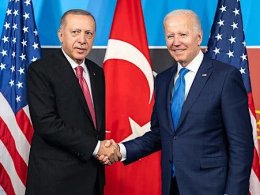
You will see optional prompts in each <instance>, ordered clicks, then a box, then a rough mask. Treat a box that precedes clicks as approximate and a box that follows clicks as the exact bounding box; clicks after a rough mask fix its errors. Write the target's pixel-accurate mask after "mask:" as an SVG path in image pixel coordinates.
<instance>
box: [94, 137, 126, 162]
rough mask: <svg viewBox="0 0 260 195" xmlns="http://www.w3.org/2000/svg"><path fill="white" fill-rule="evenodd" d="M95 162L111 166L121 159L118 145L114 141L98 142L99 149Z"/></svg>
mask: <svg viewBox="0 0 260 195" xmlns="http://www.w3.org/2000/svg"><path fill="white" fill-rule="evenodd" d="M96 158H97V160H99V162H100V163H102V164H104V165H111V164H113V163H115V162H118V161H120V160H121V159H122V154H121V153H120V148H119V145H118V144H117V143H116V142H115V141H114V140H112V139H111V140H104V141H100V147H99V150H98V153H97V155H96Z"/></svg>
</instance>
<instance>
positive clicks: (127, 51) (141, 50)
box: [104, 0, 161, 195]
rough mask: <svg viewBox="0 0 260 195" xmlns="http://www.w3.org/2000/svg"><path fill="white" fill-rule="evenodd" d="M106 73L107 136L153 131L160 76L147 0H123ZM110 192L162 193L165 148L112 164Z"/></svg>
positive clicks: (123, 137) (133, 194)
mask: <svg viewBox="0 0 260 195" xmlns="http://www.w3.org/2000/svg"><path fill="white" fill-rule="evenodd" d="M104 72H105V79H106V129H107V134H106V135H107V138H108V139H109V138H113V139H114V140H115V141H116V142H121V141H126V140H130V139H133V138H135V137H138V136H141V135H143V134H144V133H145V132H147V131H149V130H150V118H151V113H152V108H153V104H154V97H153V94H154V81H153V72H152V68H151V61H150V56H149V49H148V44H147V39H146V31H145V24H144V18H143V12H142V5H141V0H131V1H129V0H118V1H117V4H116V9H115V14H114V19H113V23H112V28H111V33H110V39H109V41H108V46H107V51H106V56H105V60H104ZM105 194H107V195H111V194H113V195H121V194H124V195H128V194H129V195H145V194H149V195H158V194H161V169H160V153H159V152H157V153H154V154H152V155H150V156H147V157H145V158H143V159H141V160H139V161H137V162H135V163H132V164H130V165H128V166H124V165H122V163H116V164H114V165H111V166H109V167H106V186H105Z"/></svg>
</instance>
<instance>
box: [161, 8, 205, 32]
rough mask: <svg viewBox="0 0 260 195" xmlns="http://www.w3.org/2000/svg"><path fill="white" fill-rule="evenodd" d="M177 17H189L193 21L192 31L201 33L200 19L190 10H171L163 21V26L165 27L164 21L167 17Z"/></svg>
mask: <svg viewBox="0 0 260 195" xmlns="http://www.w3.org/2000/svg"><path fill="white" fill-rule="evenodd" d="M177 15H186V16H189V17H191V18H192V19H193V20H194V24H193V25H194V30H195V31H196V32H198V33H199V32H202V28H201V23H200V19H199V16H198V15H197V14H196V13H195V12H194V11H192V10H189V9H177V10H173V11H171V12H169V13H168V14H167V15H166V16H165V17H164V19H163V24H164V25H165V21H166V20H167V18H168V17H169V16H177Z"/></svg>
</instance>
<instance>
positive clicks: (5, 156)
mask: <svg viewBox="0 0 260 195" xmlns="http://www.w3.org/2000/svg"><path fill="white" fill-rule="evenodd" d="M0 151H2V156H1V158H0V164H1V165H2V166H3V169H4V170H6V172H7V174H8V175H9V177H10V180H11V184H12V187H13V189H14V192H15V194H16V195H22V194H24V193H25V186H24V184H23V182H22V181H21V179H20V178H19V177H18V175H17V173H16V171H15V167H14V164H13V159H12V158H11V156H10V155H9V152H8V151H7V150H6V147H5V145H4V144H3V142H2V141H1V140H0ZM1 174H2V173H1ZM2 182H3V183H4V185H2V186H3V187H4V186H5V185H7V184H8V183H7V181H6V180H3V181H1V183H2ZM7 195H9V194H8V193H7Z"/></svg>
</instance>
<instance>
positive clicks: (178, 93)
mask: <svg viewBox="0 0 260 195" xmlns="http://www.w3.org/2000/svg"><path fill="white" fill-rule="evenodd" d="M188 72H189V70H188V69H187V68H181V69H180V72H179V77H178V78H177V80H176V82H175V85H174V90H173V98H172V105H171V112H172V120H173V125H174V129H175V130H176V128H177V126H178V122H179V118H180V115H181V109H182V105H183V102H184V97H185V78H184V76H185V74H187V73H188Z"/></svg>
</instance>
